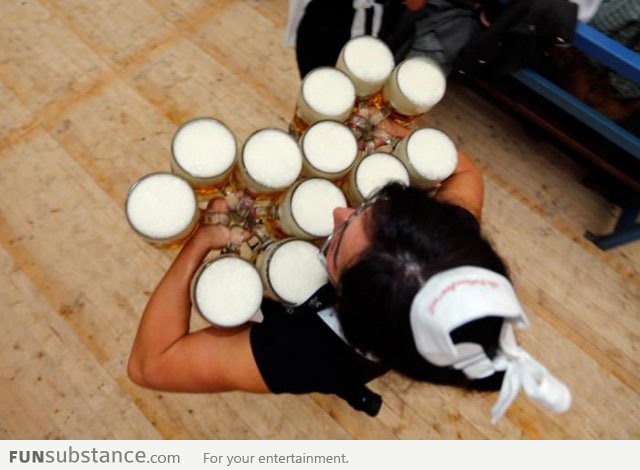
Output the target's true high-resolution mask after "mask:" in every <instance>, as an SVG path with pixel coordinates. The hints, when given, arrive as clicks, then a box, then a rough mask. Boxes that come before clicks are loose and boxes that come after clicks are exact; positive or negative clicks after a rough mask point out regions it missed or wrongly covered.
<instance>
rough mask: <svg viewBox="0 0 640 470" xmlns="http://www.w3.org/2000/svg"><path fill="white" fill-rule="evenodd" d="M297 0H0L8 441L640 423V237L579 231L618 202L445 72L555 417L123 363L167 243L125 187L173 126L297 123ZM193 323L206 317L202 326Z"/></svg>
mask: <svg viewBox="0 0 640 470" xmlns="http://www.w3.org/2000/svg"><path fill="white" fill-rule="evenodd" d="M286 14H287V1H286V0H271V1H260V0H215V1H211V0H129V1H125V0H101V1H99V2H88V1H85V0H37V1H36V0H24V1H17V0H16V1H3V2H1V3H0V195H1V197H2V204H0V270H1V272H0V320H1V323H0V327H1V328H2V332H3V334H2V336H1V337H0V437H1V438H4V439H22V438H27V439H41V438H43V439H56V438H95V439H102V438H117V439H138V438H181V439H201V438H211V439H215V438H240V439H244V438H250V439H254V438H259V439H262V438H285V439H289V438H293V439H297V438H319V439H324V438H332V439H343V438H358V439H369V438H376V439H396V438H399V439H410V438H417V439H423V438H424V439H430V438H454V439H455V438H465V439H469V438H516V439H518V438H534V439H538V438H553V439H556V438H557V439H565V438H595V439H601V438H635V439H637V438H640V399H639V392H640V368H639V364H640V353H639V349H638V348H639V343H638V336H639V334H640V244H639V243H634V244H630V245H627V246H625V247H622V248H619V249H615V250H612V251H610V252H602V251H599V250H598V249H596V248H595V247H594V246H592V245H591V244H590V243H589V242H587V241H585V240H584V239H583V238H582V233H583V231H584V229H585V228H589V229H592V230H593V231H596V232H604V231H607V230H608V229H610V228H611V226H612V225H613V223H614V221H615V216H616V214H617V213H618V211H619V209H618V208H617V207H616V206H614V205H612V204H610V203H608V202H607V201H606V200H605V199H603V198H602V197H601V196H599V195H598V194H595V193H594V192H592V191H590V190H589V189H586V188H585V187H583V186H582V185H581V184H580V178H581V176H582V174H583V170H582V169H581V167H580V166H579V165H578V164H576V163H574V161H573V160H571V159H569V158H568V157H567V156H566V155H564V154H563V153H562V152H560V151H559V150H558V149H556V148H555V147H554V146H552V145H551V144H550V143H548V142H545V141H543V140H540V138H539V137H538V138H536V137H534V136H533V135H532V134H531V133H529V132H528V131H527V129H526V128H525V127H523V126H522V125H521V124H520V123H518V122H516V121H514V120H513V119H512V118H510V117H509V116H508V115H507V114H505V113H503V112H502V111H501V110H500V109H499V108H498V107H494V106H492V105H491V104H489V103H487V102H486V101H484V99H483V98H481V97H478V96H477V95H475V94H473V93H472V92H470V91H468V90H466V89H462V88H458V87H456V86H452V87H450V88H449V90H448V93H447V96H446V98H445V99H444V101H443V102H442V103H441V104H439V105H438V106H437V107H436V108H435V109H434V110H433V111H432V112H431V113H430V114H429V115H428V116H427V117H426V118H425V119H424V120H423V121H422V124H424V125H433V126H436V127H439V128H441V129H443V130H445V131H447V132H448V133H450V134H451V135H452V136H453V138H454V139H455V141H456V142H457V143H458V144H459V145H461V146H463V147H464V148H465V149H466V150H467V151H468V153H470V154H471V155H472V157H473V159H474V160H475V161H476V163H477V164H478V165H479V166H480V167H481V168H482V169H483V170H484V173H485V175H486V185H487V203H486V208H485V214H484V217H485V219H484V222H485V231H486V233H487V234H488V235H489V237H490V238H491V239H492V240H493V241H494V242H495V244H496V245H497V247H498V248H499V250H500V251H501V253H503V255H504V256H505V257H506V259H507V260H508V263H509V265H510V267H511V270H512V273H513V277H514V280H515V284H516V287H517V289H518V292H519V295H520V297H521V300H522V301H523V303H524V305H525V306H526V308H527V310H528V312H529V314H530V319H531V328H530V330H528V331H526V332H523V333H522V334H520V336H519V337H520V340H521V342H522V343H523V344H524V345H525V346H526V347H527V348H528V349H529V350H530V352H531V353H532V354H533V355H534V356H536V357H538V358H540V359H541V360H542V362H543V363H544V364H545V365H547V366H548V368H549V369H550V370H551V371H552V372H553V373H555V374H556V375H557V376H558V377H560V378H562V379H563V380H565V381H566V382H567V383H568V384H569V386H570V387H571V389H572V391H573V394H574V406H573V408H572V409H571V410H570V411H569V412H568V413H566V414H563V415H553V414H550V413H547V412H545V411H544V410H542V409H541V408H540V407H539V406H537V405H535V404H533V402H531V401H529V400H528V399H526V398H525V397H524V396H520V397H519V398H518V399H517V401H516V402H515V403H514V405H513V407H512V408H511V409H510V410H509V412H508V413H507V415H506V417H505V418H504V419H503V420H502V421H501V422H500V423H499V424H498V425H497V426H495V427H494V426H491V425H490V424H489V412H490V408H491V406H492V404H493V403H494V401H495V400H496V398H497V394H477V393H466V392H462V391H459V390H454V389H451V388H448V387H437V386H432V385H427V384H419V383H414V382H411V381H409V380H406V379H404V378H402V377H400V376H398V375H395V374H390V375H387V376H385V377H383V378H381V379H379V380H377V381H375V382H373V383H372V388H374V389H375V390H376V391H378V392H379V393H381V394H382V395H383V396H384V400H385V402H384V403H385V404H384V406H383V408H382V411H381V413H380V414H379V416H378V417H377V418H375V419H372V418H369V417H367V416H365V415H364V414H361V413H357V412H354V411H352V410H350V409H349V407H348V406H346V405H345V404H344V403H343V402H341V401H340V400H339V399H336V398H334V397H331V396H323V395H309V396H288V395H285V396H254V395H250V394H244V393H226V394H220V395H189V394H171V393H158V392H153V391H148V390H143V389H141V388H139V387H137V386H135V385H133V384H132V383H131V382H130V381H129V380H128V378H127V375H126V371H125V365H126V361H127V356H128V352H129V348H130V346H131V342H132V340H133V337H134V333H135V330H136V326H137V322H138V319H139V317H140V313H141V310H142V308H143V307H144V305H145V302H146V300H147V298H148V296H149V294H150V291H151V289H153V287H154V286H155V283H156V282H157V281H158V280H159V278H160V277H161V275H162V274H163V272H164V271H165V270H166V268H167V267H168V265H169V263H170V261H171V259H172V258H173V256H175V253H174V252H167V251H161V250H157V249H154V248H152V247H151V246H149V245H147V244H145V243H143V242H142V241H140V240H139V239H138V238H136V236H135V235H134V233H133V232H132V231H131V230H130V229H129V228H128V226H127V223H126V221H125V218H124V214H123V200H124V197H125V194H126V191H127V188H128V186H129V184H130V183H131V182H132V181H134V180H135V179H137V178H138V177H140V176H142V175H144V174H147V173H150V172H152V171H158V170H167V169H168V162H169V145H170V141H171V137H172V135H173V133H174V131H175V130H176V128H177V126H178V125H179V124H180V123H182V122H183V121H185V120H187V119H189V118H193V117H196V116H215V117H218V118H221V119H223V120H224V121H225V122H226V123H227V124H228V125H229V126H230V128H231V129H232V130H233V131H234V133H235V134H236V135H237V137H238V139H239V141H240V142H242V141H243V140H244V139H245V138H246V137H247V136H248V135H249V134H250V133H251V132H252V131H254V130H256V129H258V128H261V127H267V126H271V127H280V128H283V129H284V128H286V126H287V124H288V121H289V118H290V117H291V115H292V112H293V108H294V104H295V100H296V96H297V89H298V86H299V79H298V76H297V70H296V67H295V61H294V53H293V50H292V49H288V48H285V47H283V46H282V33H283V29H284V26H285V23H286ZM198 325H200V324H198Z"/></svg>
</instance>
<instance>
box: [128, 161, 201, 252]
mask: <svg viewBox="0 0 640 470" xmlns="http://www.w3.org/2000/svg"><path fill="white" fill-rule="evenodd" d="M125 215H126V217H127V221H128V222H129V225H130V226H131V228H132V229H133V230H134V231H135V232H136V233H137V234H138V235H139V236H141V237H142V238H143V239H144V240H146V241H147V242H149V243H151V244H152V245H154V246H157V247H162V248H167V247H172V246H177V245H179V244H180V243H182V242H183V241H184V240H185V239H186V238H188V236H189V235H190V234H191V232H193V231H194V230H195V228H196V226H197V225H198V221H199V219H200V211H199V209H198V202H197V199H196V194H195V192H194V190H193V188H192V187H191V186H190V185H189V183H188V182H187V181H186V180H184V179H183V178H182V177H180V176H177V175H174V174H172V173H162V172H161V173H152V174H150V175H147V176H144V177H142V178H140V179H139V180H137V181H135V182H134V183H133V184H132V185H131V186H130V187H129V192H128V194H127V198H126V201H125Z"/></svg>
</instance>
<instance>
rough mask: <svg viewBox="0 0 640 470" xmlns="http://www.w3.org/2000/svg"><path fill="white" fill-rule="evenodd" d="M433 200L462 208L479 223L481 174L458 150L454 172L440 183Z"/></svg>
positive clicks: (482, 187) (482, 189) (481, 204)
mask: <svg viewBox="0 0 640 470" xmlns="http://www.w3.org/2000/svg"><path fill="white" fill-rule="evenodd" d="M435 198H436V199H437V200H438V201H443V202H448V203H450V204H455V205H456V206H461V207H464V208H465V209H467V210H468V211H469V212H471V213H472V214H473V215H474V216H475V218H476V219H478V222H480V220H481V218H482V206H483V204H484V182H483V180H482V173H480V170H478V168H477V167H476V166H475V165H474V164H473V163H472V162H471V160H470V159H469V157H468V156H467V155H466V154H465V153H464V152H463V151H462V150H460V149H458V165H457V167H456V169H455V171H454V172H453V174H452V175H451V176H450V177H449V178H447V179H446V180H444V181H443V182H442V184H441V185H440V187H439V188H438V190H437V191H436V196H435Z"/></svg>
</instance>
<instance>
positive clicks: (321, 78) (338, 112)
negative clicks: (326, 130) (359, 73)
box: [290, 67, 356, 137]
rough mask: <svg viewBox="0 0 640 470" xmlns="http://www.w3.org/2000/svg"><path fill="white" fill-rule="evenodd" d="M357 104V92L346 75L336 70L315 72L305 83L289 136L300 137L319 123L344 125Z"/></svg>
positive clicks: (310, 74)
mask: <svg viewBox="0 0 640 470" xmlns="http://www.w3.org/2000/svg"><path fill="white" fill-rule="evenodd" d="M355 102H356V89H355V87H354V85H353V82H351V79H350V78H349V77H348V76H347V75H346V74H345V73H344V72H342V71H340V70H338V69H336V68H335V67H318V68H316V69H313V70H312V71H311V72H309V73H308V74H307V75H306V76H305V77H304V79H303V80H302V84H301V86H300V93H299V94H298V104H297V109H296V113H295V116H294V118H293V122H292V123H291V126H290V132H291V133H292V134H293V135H294V136H296V137H297V136H300V135H301V134H302V132H304V130H305V129H306V128H307V127H309V126H310V125H311V124H313V123H315V122H318V121H324V120H327V119H331V120H334V121H341V122H345V121H347V119H348V118H349V116H350V115H351V111H352V110H353V106H354V104H355Z"/></svg>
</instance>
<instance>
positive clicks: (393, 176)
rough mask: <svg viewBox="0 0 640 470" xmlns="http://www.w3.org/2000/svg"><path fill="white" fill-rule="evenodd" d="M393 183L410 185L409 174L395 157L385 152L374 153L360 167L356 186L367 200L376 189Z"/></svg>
mask: <svg viewBox="0 0 640 470" xmlns="http://www.w3.org/2000/svg"><path fill="white" fill-rule="evenodd" d="M392 181H397V182H399V183H403V184H405V185H407V186H408V185H409V172H408V171H407V169H406V168H405V166H404V165H403V164H402V162H401V161H400V160H398V159H397V158H396V157H394V156H393V155H389V154H388V153H383V152H376V153H372V154H370V155H368V156H366V157H365V158H364V159H363V160H362V161H361V162H360V165H358V172H357V174H356V185H357V187H358V190H359V191H360V193H361V194H362V197H364V198H365V199H366V198H368V197H369V196H370V195H371V194H373V192H374V191H375V190H376V189H378V188H381V187H383V186H385V185H386V184H387V183H390V182H392Z"/></svg>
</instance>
